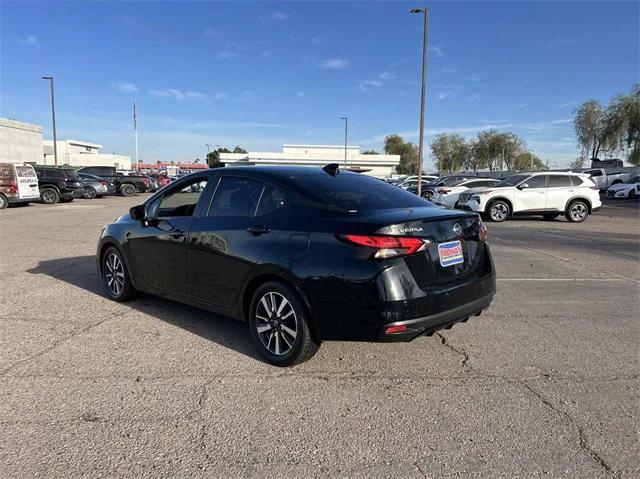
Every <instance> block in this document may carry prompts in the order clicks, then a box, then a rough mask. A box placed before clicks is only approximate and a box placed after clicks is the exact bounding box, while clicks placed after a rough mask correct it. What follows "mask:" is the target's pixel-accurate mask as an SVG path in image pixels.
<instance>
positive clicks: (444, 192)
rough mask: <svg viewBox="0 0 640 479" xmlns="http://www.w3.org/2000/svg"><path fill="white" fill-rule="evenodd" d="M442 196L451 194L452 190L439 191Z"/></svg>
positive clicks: (441, 189)
mask: <svg viewBox="0 0 640 479" xmlns="http://www.w3.org/2000/svg"><path fill="white" fill-rule="evenodd" d="M437 191H438V193H440V194H441V195H446V194H447V193H451V190H447V189H446V188H440V189H439V190H437Z"/></svg>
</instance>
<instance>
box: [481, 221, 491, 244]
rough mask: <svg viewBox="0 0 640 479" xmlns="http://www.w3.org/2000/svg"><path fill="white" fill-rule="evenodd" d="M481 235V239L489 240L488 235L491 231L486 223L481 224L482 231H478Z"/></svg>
mask: <svg viewBox="0 0 640 479" xmlns="http://www.w3.org/2000/svg"><path fill="white" fill-rule="evenodd" d="M478 236H479V237H480V241H487V236H489V232H488V231H487V227H486V226H485V224H484V223H482V224H481V225H480V232H479V233H478Z"/></svg>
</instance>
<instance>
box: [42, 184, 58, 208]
mask: <svg viewBox="0 0 640 479" xmlns="http://www.w3.org/2000/svg"><path fill="white" fill-rule="evenodd" d="M40 199H41V200H42V202H43V203H44V204H46V205H55V204H56V203H57V202H58V201H60V193H58V192H57V191H56V190H54V189H53V188H45V189H43V190H40Z"/></svg>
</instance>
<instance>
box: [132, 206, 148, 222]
mask: <svg viewBox="0 0 640 479" xmlns="http://www.w3.org/2000/svg"><path fill="white" fill-rule="evenodd" d="M129 216H131V218H132V219H134V220H136V221H144V220H145V219H146V217H147V212H146V211H145V208H144V205H136V206H134V207H133V208H131V209H130V210H129Z"/></svg>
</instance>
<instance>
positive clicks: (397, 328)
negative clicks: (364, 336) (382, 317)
mask: <svg viewBox="0 0 640 479" xmlns="http://www.w3.org/2000/svg"><path fill="white" fill-rule="evenodd" d="M406 330H407V327H406V326H389V327H388V328H387V329H385V330H384V334H393V333H399V332H401V331H406Z"/></svg>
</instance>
